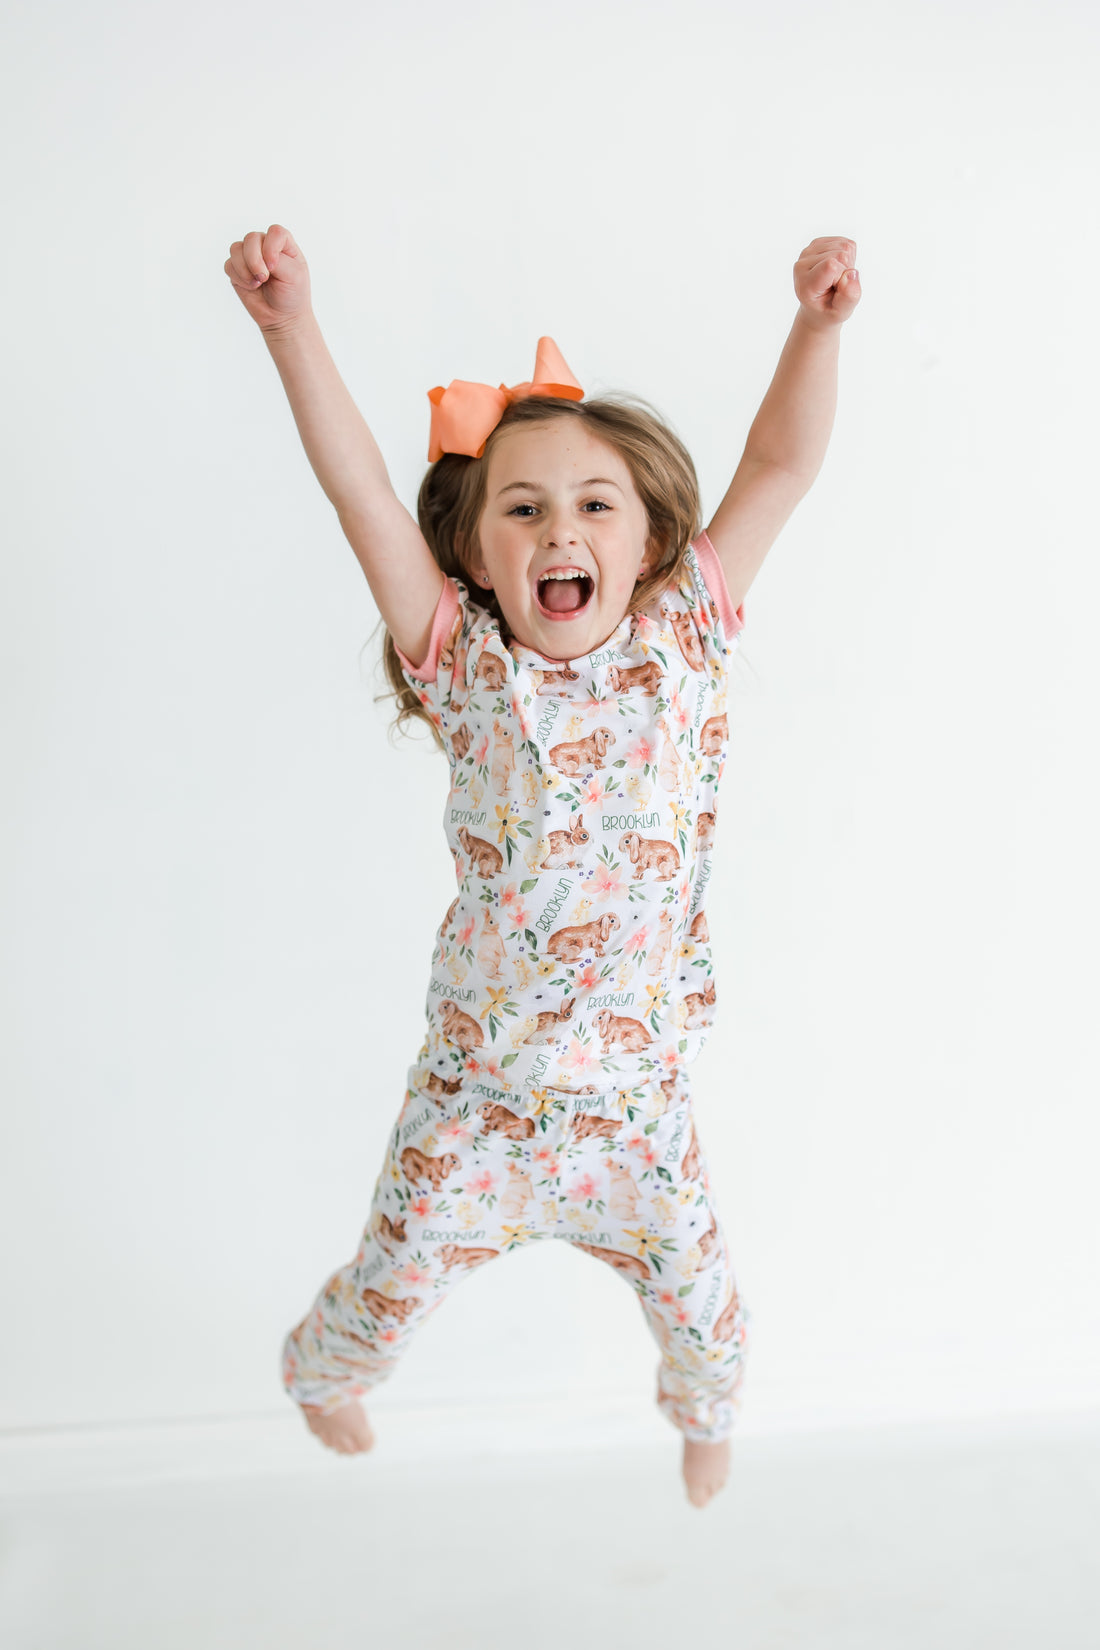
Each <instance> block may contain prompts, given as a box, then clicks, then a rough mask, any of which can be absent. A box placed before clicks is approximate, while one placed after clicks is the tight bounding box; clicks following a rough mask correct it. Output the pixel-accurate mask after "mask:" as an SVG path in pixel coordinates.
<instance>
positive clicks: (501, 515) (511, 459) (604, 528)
mask: <svg viewBox="0 0 1100 1650" xmlns="http://www.w3.org/2000/svg"><path fill="white" fill-rule="evenodd" d="M648 533H649V523H648V520H647V518H646V513H645V506H644V505H643V503H642V501H641V499H640V498H639V496H638V493H637V491H636V489H635V487H634V481H633V478H632V476H631V474H630V471H629V470H628V469H627V466H626V463H625V462H624V460H623V459H622V458H621V457H620V456H619V454H618V453H617V452H616V451H615V449H614V447H610V446H608V445H607V443H606V442H604V441H600V440H598V439H597V437H595V436H593V435H592V434H591V433H590V432H589V431H588V430H587V429H586V428H585V426H584V425H583V424H581V423H580V422H579V420H577V419H573V418H568V419H565V418H560V419H553V420H552V421H550V422H547V423H546V424H528V425H524V426H520V427H518V428H516V429H514V430H506V431H505V432H504V434H503V435H502V436H501V437H500V439H499V440H498V441H497V443H496V445H495V446H494V448H493V451H492V453H491V455H490V458H489V470H488V475H487V477H486V488H485V507H484V509H483V510H482V513H481V519H480V521H479V523H478V540H479V543H478V545H477V546H476V547H475V553H474V555H473V557H472V558H471V572H472V573H473V575H474V587H475V589H477V590H480V591H484V592H486V593H487V592H488V591H490V590H492V591H494V592H495V594H496V598H497V601H498V602H499V603H500V610H501V612H502V613H503V614H504V617H505V618H506V619H507V621H508V626H509V628H510V630H511V632H512V635H513V636H514V637H515V639H516V641H517V642H519V643H520V644H521V645H522V646H524V647H528V648H532V649H534V651H535V652H536V653H541V654H543V655H544V657H546V658H547V659H550V660H551V661H553V662H554V663H560V662H562V661H568V660H570V659H575V658H579V657H581V655H583V654H585V653H593V652H595V650H596V649H597V648H598V647H600V646H601V645H602V644H603V643H604V642H605V641H606V640H607V638H608V637H609V636H610V635H611V634H612V633H613V632H614V631H615V630H616V629H617V627H618V626H619V625H620V624H621V623H622V621H623V619H624V618H625V616H626V614H627V612H628V610H629V606H630V597H631V594H632V592H633V589H634V585H635V582H636V581H637V579H638V578H639V577H641V576H643V575H644V574H645V573H647V572H648V571H649V570H650V568H651V567H652V565H653V562H652V558H649V559H647V554H646V553H647V549H648V545H647V539H648ZM570 572H579V573H582V574H583V575H584V577H583V578H580V579H577V578H573V579H570V580H568V581H559V580H551V581H549V582H548V581H547V580H546V575H547V574H548V573H570Z"/></svg>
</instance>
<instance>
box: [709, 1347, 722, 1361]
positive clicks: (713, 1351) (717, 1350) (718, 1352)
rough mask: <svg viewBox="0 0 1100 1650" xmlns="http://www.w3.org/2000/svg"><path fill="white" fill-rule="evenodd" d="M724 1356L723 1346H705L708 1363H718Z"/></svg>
mask: <svg viewBox="0 0 1100 1650" xmlns="http://www.w3.org/2000/svg"><path fill="white" fill-rule="evenodd" d="M725 1356H726V1349H725V1347H724V1346H708V1347H707V1362H708V1363H712V1364H720V1363H721V1362H722V1360H723V1358H724V1357H725Z"/></svg>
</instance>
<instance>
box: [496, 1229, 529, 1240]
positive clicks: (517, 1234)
mask: <svg viewBox="0 0 1100 1650" xmlns="http://www.w3.org/2000/svg"><path fill="white" fill-rule="evenodd" d="M531 1232H532V1228H531V1227H530V1226H502V1227H501V1228H500V1235H501V1237H502V1238H503V1239H504V1241H505V1243H526V1241H527V1239H528V1238H529V1237H530V1236H531Z"/></svg>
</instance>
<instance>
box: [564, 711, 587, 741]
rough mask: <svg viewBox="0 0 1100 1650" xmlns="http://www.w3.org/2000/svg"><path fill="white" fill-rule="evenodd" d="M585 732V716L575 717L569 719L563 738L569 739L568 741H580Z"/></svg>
mask: <svg viewBox="0 0 1100 1650" xmlns="http://www.w3.org/2000/svg"><path fill="white" fill-rule="evenodd" d="M583 732H584V718H583V716H577V715H573V716H571V717H570V718H569V720H568V722H567V723H566V724H565V733H564V734H563V735H562V737H563V738H564V739H567V740H568V739H579V738H580V736H581V734H582V733H583Z"/></svg>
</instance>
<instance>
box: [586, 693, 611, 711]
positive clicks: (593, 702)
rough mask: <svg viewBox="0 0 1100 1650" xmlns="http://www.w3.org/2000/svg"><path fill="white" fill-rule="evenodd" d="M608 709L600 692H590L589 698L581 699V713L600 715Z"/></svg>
mask: <svg viewBox="0 0 1100 1650" xmlns="http://www.w3.org/2000/svg"><path fill="white" fill-rule="evenodd" d="M606 709H607V706H606V703H605V701H604V700H603V699H601V698H600V696H599V694H598V693H590V694H589V695H588V696H587V698H585V699H582V700H581V701H580V713H581V715H582V716H600V715H602V714H603V712H604V711H605V710H606Z"/></svg>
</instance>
